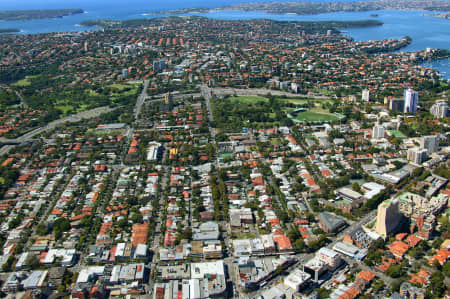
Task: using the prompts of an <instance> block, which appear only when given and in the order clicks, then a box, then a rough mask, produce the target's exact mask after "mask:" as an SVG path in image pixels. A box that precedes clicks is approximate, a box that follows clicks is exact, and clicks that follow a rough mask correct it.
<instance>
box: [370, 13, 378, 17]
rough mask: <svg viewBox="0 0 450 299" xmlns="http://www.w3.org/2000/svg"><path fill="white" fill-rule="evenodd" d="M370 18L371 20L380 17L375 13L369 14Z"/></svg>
mask: <svg viewBox="0 0 450 299" xmlns="http://www.w3.org/2000/svg"><path fill="white" fill-rule="evenodd" d="M370 16H371V17H373V18H376V17H379V16H380V15H379V14H376V13H373V14H371V15H370Z"/></svg>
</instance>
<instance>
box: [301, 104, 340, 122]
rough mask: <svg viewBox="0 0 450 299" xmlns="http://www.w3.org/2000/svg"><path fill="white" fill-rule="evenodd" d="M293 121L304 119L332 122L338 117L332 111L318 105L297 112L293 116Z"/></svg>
mask: <svg viewBox="0 0 450 299" xmlns="http://www.w3.org/2000/svg"><path fill="white" fill-rule="evenodd" d="M293 119H294V121H295V120H297V121H306V122H315V121H320V122H332V121H336V120H338V119H339V117H338V116H337V115H335V114H333V113H330V112H329V111H327V110H325V109H322V108H320V107H315V108H312V109H309V110H308V111H305V112H299V113H297V115H296V116H295V117H294V118H293Z"/></svg>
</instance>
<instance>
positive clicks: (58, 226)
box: [53, 217, 70, 239]
mask: <svg viewBox="0 0 450 299" xmlns="http://www.w3.org/2000/svg"><path fill="white" fill-rule="evenodd" d="M69 229H70V221H69V219H67V218H64V217H61V218H58V219H56V220H55V222H54V223H53V234H54V235H55V239H59V238H61V236H62V233H63V232H66V231H68V230H69Z"/></svg>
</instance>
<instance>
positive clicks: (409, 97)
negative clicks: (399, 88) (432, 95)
mask: <svg viewBox="0 0 450 299" xmlns="http://www.w3.org/2000/svg"><path fill="white" fill-rule="evenodd" d="M403 98H404V100H405V107H404V109H403V112H404V113H411V114H415V113H416V111H417V105H418V103H419V93H418V92H416V91H414V90H412V89H411V88H409V89H405V91H404V92H403Z"/></svg>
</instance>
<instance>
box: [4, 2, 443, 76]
mask: <svg viewBox="0 0 450 299" xmlns="http://www.w3.org/2000/svg"><path fill="white" fill-rule="evenodd" d="M268 1H270V0H256V1H255V0H248V1H242V0H214V1H200V0H166V1H154V0H153V1H152V0H128V1H111V0H110V1H106V0H65V1H60V0H17V1H0V10H13V9H51V8H82V9H84V10H85V11H86V13H84V14H79V15H73V16H67V17H63V18H57V19H44V20H31V21H0V28H18V29H20V30H22V33H23V34H31V33H46V32H66V31H83V30H95V29H96V28H92V27H82V26H80V25H79V24H80V23H81V22H82V21H85V20H95V19H111V20H127V19H136V18H152V17H155V16H152V15H150V16H149V15H145V14H146V13H149V12H155V11H162V10H170V9H178V8H189V7H217V6H222V5H230V4H235V3H242V2H268ZM315 1H317V2H330V1H332V0H315ZM374 13H376V14H378V15H379V17H377V18H374V17H372V16H371V14H374ZM424 13H429V12H425V11H367V12H338V13H325V14H318V15H302V16H301V15H292V14H267V13H264V12H254V11H252V12H245V11H220V12H211V13H202V14H195V15H201V16H205V17H209V18H214V19H224V20H248V19H256V18H266V19H273V20H279V21H329V20H335V21H346V20H365V19H377V20H380V21H382V22H383V23H384V25H383V26H377V27H369V28H353V29H346V30H345V34H347V35H349V36H351V37H352V38H354V39H355V40H357V41H359V40H382V39H388V38H401V37H404V36H407V35H409V36H411V37H412V39H413V42H412V43H411V44H410V45H409V46H408V47H405V48H403V49H401V51H404V52H409V51H418V50H424V49H426V48H443V49H450V20H446V19H440V18H434V17H425V16H422V14H424ZM189 15H193V14H189ZM423 65H424V66H426V67H433V68H435V69H437V70H439V71H440V73H441V75H442V76H443V77H444V78H446V79H450V59H443V60H439V61H433V62H427V63H425V64H423Z"/></svg>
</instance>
